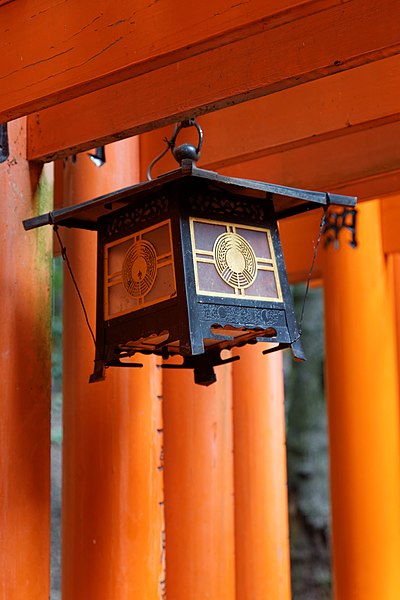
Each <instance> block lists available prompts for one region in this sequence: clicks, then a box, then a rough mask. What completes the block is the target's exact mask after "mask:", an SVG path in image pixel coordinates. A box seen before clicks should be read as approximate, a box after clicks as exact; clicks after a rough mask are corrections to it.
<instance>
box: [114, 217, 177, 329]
mask: <svg viewBox="0 0 400 600" xmlns="http://www.w3.org/2000/svg"><path fill="white" fill-rule="evenodd" d="M174 296H176V280H175V269H174V256H173V247H172V236H171V222H170V221H169V220H168V221H163V222H162V223H158V224H157V225H154V226H153V227H149V228H147V229H142V230H141V231H137V232H135V233H134V234H132V235H130V236H127V237H124V238H122V239H119V240H116V241H113V242H110V243H108V244H105V246H104V318H105V320H109V319H113V318H115V317H119V316H122V315H126V314H129V313H130V312H133V311H136V310H139V309H142V308H144V307H146V306H151V305H153V304H156V303H158V302H162V301H164V300H168V299H170V298H173V297H174Z"/></svg>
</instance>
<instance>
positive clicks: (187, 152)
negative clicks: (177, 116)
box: [147, 118, 203, 181]
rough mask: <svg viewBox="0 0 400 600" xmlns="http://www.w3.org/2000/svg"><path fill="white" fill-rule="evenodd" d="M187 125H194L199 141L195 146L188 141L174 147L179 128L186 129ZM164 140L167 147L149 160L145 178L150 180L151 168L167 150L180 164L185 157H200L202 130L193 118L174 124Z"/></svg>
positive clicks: (195, 160) (193, 158)
mask: <svg viewBox="0 0 400 600" xmlns="http://www.w3.org/2000/svg"><path fill="white" fill-rule="evenodd" d="M187 127H196V129H197V133H198V135H199V141H198V144H197V148H196V147H195V146H193V144H188V143H184V144H182V145H181V146H178V147H177V148H176V147H175V143H176V138H177V137H178V134H179V132H180V131H181V129H186V128H187ZM164 142H166V144H167V147H166V148H164V150H163V151H162V152H160V154H159V155H158V156H156V157H155V158H154V159H153V160H152V161H151V163H150V165H149V167H148V169H147V180H148V181H151V180H152V177H151V170H152V168H153V167H154V165H155V164H156V163H157V162H158V161H159V160H161V158H163V156H165V154H167V152H168V150H171V152H172V155H173V157H174V158H175V160H176V161H177V162H178V163H179V164H181V163H182V160H184V159H185V158H186V159H190V160H193V161H194V162H197V161H198V160H199V158H200V150H201V147H202V145H203V130H202V128H201V127H200V125H199V123H198V122H197V121H196V119H195V118H191V119H186V120H184V121H181V122H179V123H176V124H175V127H174V131H173V133H172V136H171V137H170V139H168V138H164Z"/></svg>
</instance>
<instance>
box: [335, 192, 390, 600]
mask: <svg viewBox="0 0 400 600" xmlns="http://www.w3.org/2000/svg"><path fill="white" fill-rule="evenodd" d="M358 210H359V229H358V237H359V247H358V248H357V250H352V249H351V248H350V247H349V246H348V245H347V243H346V242H345V241H342V242H341V247H340V250H339V251H335V250H333V249H332V248H330V249H328V251H327V252H326V253H325V256H324V282H325V315H326V357H327V392H328V411H329V412H328V415H329V438H330V441H329V445H330V456H331V494H332V529H333V567H334V589H335V598H336V599H337V600H355V599H357V600H376V599H377V598H379V599H382V600H391V599H392V598H393V599H394V598H400V569H399V557H400V446H399V404H398V386H397V363H396V347H395V330H394V314H393V306H392V296H391V293H390V292H391V289H390V284H389V277H388V269H387V262H386V259H385V256H384V254H383V251H382V239H381V222H380V210H379V202H378V201H371V202H366V203H362V204H360V206H359V208H358ZM343 238H345V235H343Z"/></svg>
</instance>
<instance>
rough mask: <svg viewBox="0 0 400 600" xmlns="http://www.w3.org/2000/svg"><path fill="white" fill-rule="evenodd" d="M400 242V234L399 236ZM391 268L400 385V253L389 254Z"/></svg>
mask: <svg viewBox="0 0 400 600" xmlns="http://www.w3.org/2000/svg"><path fill="white" fill-rule="evenodd" d="M399 242H400V236H399ZM388 263H389V268H390V270H391V278H392V288H393V298H394V305H395V319H396V324H395V325H396V326H395V329H396V340H397V372H398V374H399V386H400V253H395V254H389V256H388Z"/></svg>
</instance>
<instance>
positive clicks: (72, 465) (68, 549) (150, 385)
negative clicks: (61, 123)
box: [60, 140, 164, 600]
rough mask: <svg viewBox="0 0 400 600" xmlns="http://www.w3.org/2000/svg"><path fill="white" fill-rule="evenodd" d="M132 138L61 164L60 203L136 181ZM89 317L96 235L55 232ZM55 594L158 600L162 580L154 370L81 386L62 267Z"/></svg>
mask: <svg viewBox="0 0 400 600" xmlns="http://www.w3.org/2000/svg"><path fill="white" fill-rule="evenodd" d="M137 163H138V153H137V143H136V140H127V141H124V142H121V143H120V144H117V145H116V146H114V147H112V148H108V149H107V162H106V164H105V165H104V166H103V167H102V168H101V169H98V168H97V167H95V166H94V164H93V163H92V162H91V161H90V160H89V159H88V157H87V156H85V155H80V156H78V158H77V162H76V164H72V163H71V162H70V163H69V164H68V165H66V167H65V169H64V184H65V194H64V199H65V202H70V203H74V202H76V198H77V196H79V197H80V198H81V199H82V198H84V199H90V198H91V197H93V196H96V195H98V194H100V193H102V192H104V193H106V192H109V191H111V190H113V189H115V188H118V187H121V186H122V187H123V186H124V185H128V184H132V183H134V182H135V180H136V178H137V174H138V168H137ZM60 233H61V235H62V238H63V242H64V244H65V245H66V247H67V251H68V255H69V258H70V261H71V265H72V268H73V271H74V275H75V277H76V279H77V282H78V285H79V287H80V290H81V292H82V295H83V298H84V301H85V304H86V307H87V310H88V314H89V318H90V321H91V322H92V324H93V325H94V314H95V296H96V291H95V289H96V288H95V278H96V255H97V253H96V236H95V235H93V234H91V233H88V232H82V231H76V230H63V231H60ZM63 356H64V366H63V387H64V403H63V411H64V413H63V419H64V437H63V506H62V530H63V540H62V546H63V547H62V596H63V599H65V600H86V599H88V598H93V599H94V598H96V600H120V599H122V598H124V599H125V598H132V597H134V598H146V599H148V600H160V598H162V590H163V586H164V556H163V543H164V534H163V523H164V521H163V484H162V476H163V475H162V433H161V434H160V431H161V432H162V415H161V387H160V371H159V369H158V368H157V366H156V361H155V360H154V358H153V357H144V359H145V360H144V361H143V362H144V367H143V368H142V369H140V370H138V372H132V370H130V369H126V370H124V369H110V370H109V371H108V372H107V378H106V381H104V382H102V383H98V384H89V383H88V378H89V375H90V373H91V372H92V369H93V357H94V347H93V342H92V340H91V337H90V333H89V331H88V329H87V326H86V323H85V320H84V317H83V313H82V309H81V306H80V304H79V300H78V298H77V295H76V291H75V289H74V287H73V284H72V281H71V278H70V276H69V274H68V272H65V275H64V329H63Z"/></svg>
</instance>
